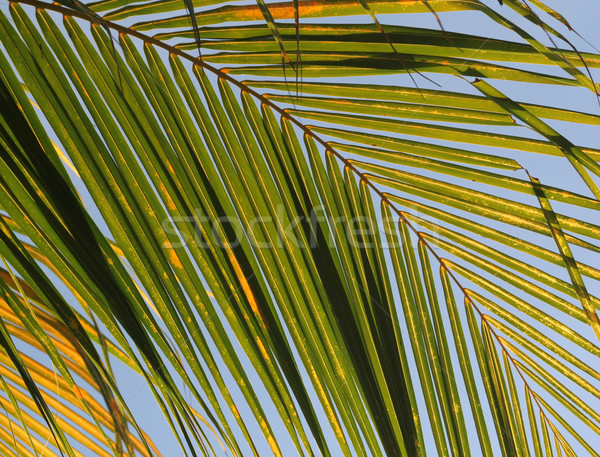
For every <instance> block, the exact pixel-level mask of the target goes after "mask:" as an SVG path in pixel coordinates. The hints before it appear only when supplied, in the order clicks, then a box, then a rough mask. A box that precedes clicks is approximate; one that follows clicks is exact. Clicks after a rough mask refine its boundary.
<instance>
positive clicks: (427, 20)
mask: <svg viewBox="0 0 600 457" xmlns="http://www.w3.org/2000/svg"><path fill="white" fill-rule="evenodd" d="M494 2H495V0H494ZM488 3H489V4H492V2H491V1H490V2H488ZM546 3H547V4H548V5H549V6H551V7H553V8H555V9H557V10H558V11H559V12H560V13H562V14H563V15H564V16H565V17H566V18H567V19H568V20H569V21H570V23H571V25H572V26H573V28H574V29H575V30H576V31H577V32H579V33H580V34H581V35H582V36H583V37H584V38H585V39H587V40H588V41H590V42H591V43H593V44H595V45H596V46H597V47H599V48H600V25H599V22H598V17H600V4H599V3H598V1H597V0H568V1H565V0H563V1H558V0H554V1H552V0H547V1H546ZM4 6H5V5H3V7H4ZM509 17H510V13H509ZM441 18H442V22H443V24H444V27H445V28H446V29H447V30H451V31H464V30H465V28H466V29H467V30H468V32H469V33H474V34H477V33H480V34H482V35H490V34H491V37H493V38H498V39H514V34H512V33H511V32H509V31H506V30H504V29H502V28H500V27H498V26H496V28H495V29H492V30H490V22H489V21H485V20H482V19H481V15H480V14H478V13H454V14H442V15H441ZM512 19H513V20H515V21H517V19H518V18H517V17H513V18H512ZM380 20H381V22H383V23H386V24H392V25H395V24H398V25H408V26H429V27H431V28H437V27H438V25H437V22H436V21H435V19H434V18H433V16H432V15H430V14H423V15H403V16H393V17H392V16H383V17H380ZM199 25H201V24H199ZM573 43H574V44H576V46H577V48H578V49H579V50H580V51H593V49H592V48H591V47H590V46H589V45H587V44H586V43H585V42H583V41H581V40H579V39H577V38H576V37H573ZM597 73H598V72H596V74H597ZM435 79H436V81H437V82H438V83H439V84H440V85H441V87H440V89H444V90H453V89H455V88H457V87H458V84H459V83H457V82H456V81H455V80H454V79H451V78H448V77H447V76H445V75H437V76H436V78H435ZM598 79H599V78H596V80H598ZM380 82H381V83H384V84H388V83H392V82H393V81H392V78H381V81H380ZM419 84H420V85H422V87H427V83H426V82H423V81H420V82H419ZM495 84H496V82H495ZM497 87H500V88H501V89H502V90H503V91H505V92H507V93H508V94H509V95H511V96H514V97H515V98H516V99H519V100H521V101H536V102H540V103H544V102H543V101H542V100H540V98H543V97H546V98H547V102H546V103H547V104H548V105H554V106H562V105H568V106H569V107H570V108H571V109H577V110H581V111H586V112H590V113H596V114H598V113H599V112H600V109H599V108H598V103H597V101H596V100H595V99H594V97H592V96H590V94H589V91H587V92H586V91H584V90H579V89H575V90H572V91H564V90H560V91H556V92H555V93H553V92H552V91H549V90H548V87H541V88H539V89H535V90H533V89H531V86H529V87H530V89H531V90H529V91H527V92H525V91H523V90H522V87H523V86H518V87H517V86H515V85H511V84H510V83H502V82H499V83H498V84H497ZM551 124H552V125H553V126H554V127H555V128H557V129H558V130H559V131H561V132H562V133H563V134H565V135H566V136H568V137H571V138H577V139H578V143H579V144H581V145H586V146H591V147H597V148H600V135H599V132H598V128H597V127H590V126H578V125H574V124H569V123H563V122H551ZM502 154H503V155H510V153H507V152H506V151H503V152H502ZM540 157H541V156H537V155H533V154H530V155H527V156H519V161H520V162H521V163H523V165H525V166H526V167H527V168H528V169H530V170H531V171H532V172H533V173H532V174H534V175H535V176H537V177H539V178H540V179H542V181H543V182H552V183H557V186H559V187H562V183H565V185H564V187H567V188H569V189H574V190H577V191H579V192H581V193H584V194H586V195H587V194H588V191H587V189H585V188H584V187H583V186H582V185H581V183H580V181H579V178H578V177H577V176H576V175H575V174H574V172H573V171H572V170H570V169H568V168H565V167H564V159H559V158H556V159H554V158H552V157H544V159H545V160H543V161H541V160H539V158H540ZM536 159H538V160H536ZM596 223H599V224H600V221H596ZM579 260H584V259H579ZM596 265H597V264H596ZM591 287H592V288H594V289H592V290H595V291H596V293H595V294H596V295H600V290H599V289H598V288H597V287H596V285H591ZM240 350H241V348H240ZM115 367H116V368H117V373H118V376H119V378H120V387H121V391H122V395H123V398H124V399H125V400H126V401H127V403H128V404H129V406H130V407H131V409H132V410H133V412H134V415H135V416H136V418H137V419H138V421H139V424H140V425H141V426H142V428H143V429H144V430H145V431H146V432H147V433H148V435H149V436H150V437H152V439H153V441H154V443H155V444H156V445H157V447H158V448H159V449H160V450H161V452H162V453H163V456H165V457H178V456H180V455H183V454H182V452H181V450H180V448H179V445H178V444H177V441H176V440H175V438H174V437H173V435H172V433H171V431H170V429H169V427H168V425H167V423H166V421H165V420H164V419H163V416H162V413H161V411H160V410H159V409H158V407H157V406H156V402H155V399H154V397H153V395H152V393H151V391H150V389H149V388H148V386H147V385H146V384H145V382H143V381H141V380H140V378H139V377H137V376H132V375H131V373H130V372H129V371H128V370H127V369H124V368H122V367H121V368H119V364H118V363H116V365H115ZM229 382H230V383H232V384H231V385H232V387H233V385H234V384H233V383H234V381H233V379H231V378H230V377H229ZM184 390H185V388H184ZM186 395H187V398H189V399H190V401H191V395H189V394H186ZM591 439H593V437H591ZM223 455H227V454H223ZM294 455H295V454H294ZM430 455H433V454H431V453H430ZM284 457H287V456H284ZM334 457H337V456H334ZM390 457H391V456H390ZM434 457H435V456H434Z"/></svg>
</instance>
